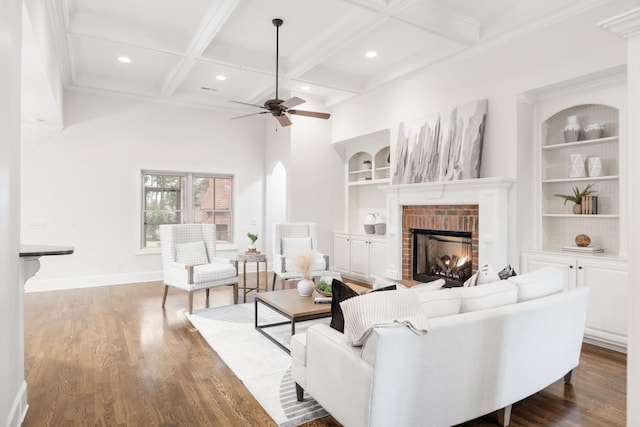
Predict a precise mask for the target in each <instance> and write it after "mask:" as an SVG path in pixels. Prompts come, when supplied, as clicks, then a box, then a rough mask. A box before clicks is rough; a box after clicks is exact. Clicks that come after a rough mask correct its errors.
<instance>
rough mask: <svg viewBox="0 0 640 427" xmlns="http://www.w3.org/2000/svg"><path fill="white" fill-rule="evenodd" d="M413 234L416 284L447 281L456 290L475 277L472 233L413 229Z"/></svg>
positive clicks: (414, 278)
mask: <svg viewBox="0 0 640 427" xmlns="http://www.w3.org/2000/svg"><path fill="white" fill-rule="evenodd" d="M411 233H412V235H413V280H418V281H420V282H430V281H432V280H436V279H444V280H445V282H446V285H445V286H446V287H454V286H462V284H463V283H464V282H465V280H467V279H468V278H469V277H471V275H472V270H473V260H472V252H471V251H472V247H471V232H465V231H446V230H420V229H413V230H411Z"/></svg>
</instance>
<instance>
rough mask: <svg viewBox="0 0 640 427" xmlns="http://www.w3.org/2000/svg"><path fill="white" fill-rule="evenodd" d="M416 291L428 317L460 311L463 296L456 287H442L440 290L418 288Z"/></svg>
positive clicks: (423, 312)
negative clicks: (461, 296)
mask: <svg viewBox="0 0 640 427" xmlns="http://www.w3.org/2000/svg"><path fill="white" fill-rule="evenodd" d="M411 289H412V290H413V289H414V288H411ZM415 292H416V293H417V294H418V300H419V301H420V308H421V309H422V314H424V315H425V317H427V318H428V319H433V318H436V317H442V316H451V315H452V314H458V313H460V306H461V305H462V298H460V295H459V294H458V291H457V289H455V288H449V289H441V290H439V291H438V292H433V291H429V290H426V291H425V290H423V289H417V290H415Z"/></svg>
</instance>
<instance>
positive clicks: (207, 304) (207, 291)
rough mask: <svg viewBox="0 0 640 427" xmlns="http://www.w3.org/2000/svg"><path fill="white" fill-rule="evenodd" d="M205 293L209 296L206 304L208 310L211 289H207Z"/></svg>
mask: <svg viewBox="0 0 640 427" xmlns="http://www.w3.org/2000/svg"><path fill="white" fill-rule="evenodd" d="M205 293H206V295H207V303H206V307H207V308H209V288H207V289H206V290H205Z"/></svg>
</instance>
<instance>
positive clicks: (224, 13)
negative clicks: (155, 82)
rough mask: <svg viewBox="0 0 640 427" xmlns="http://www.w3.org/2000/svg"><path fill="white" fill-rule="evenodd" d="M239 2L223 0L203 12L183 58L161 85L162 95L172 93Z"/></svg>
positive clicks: (168, 95) (237, 0)
mask: <svg viewBox="0 0 640 427" xmlns="http://www.w3.org/2000/svg"><path fill="white" fill-rule="evenodd" d="M240 2H241V0H223V1H221V2H220V3H219V4H216V6H215V7H210V8H209V9H208V10H207V11H206V13H203V15H202V19H201V20H200V22H199V25H198V27H197V30H196V31H195V33H194V36H193V38H192V40H191V43H190V44H189V48H188V49H187V51H186V52H185V58H184V60H182V61H180V62H179V63H178V65H177V66H176V67H175V68H174V69H173V71H171V72H170V73H169V76H168V77H167V79H166V81H165V83H164V85H163V87H162V92H161V96H162V97H165V98H166V97H170V96H172V95H173V93H174V92H175V91H176V89H177V88H178V87H179V86H180V85H181V84H182V82H183V81H184V79H185V78H186V77H187V75H188V74H189V72H190V71H191V69H192V68H193V66H194V65H195V63H196V61H195V60H196V58H198V57H199V56H201V55H202V53H203V52H204V51H205V49H206V48H207V46H209V44H210V43H211V41H212V40H213V38H214V37H215V36H216V35H217V34H218V32H220V29H221V28H222V26H223V25H224V23H225V22H226V21H227V19H229V17H230V16H231V14H232V13H233V11H234V10H235V9H236V8H237V7H238V5H239V4H240Z"/></svg>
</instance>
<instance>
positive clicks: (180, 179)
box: [141, 171, 233, 248]
mask: <svg viewBox="0 0 640 427" xmlns="http://www.w3.org/2000/svg"><path fill="white" fill-rule="evenodd" d="M142 183H143V184H142V185H143V189H142V194H143V214H142V216H143V227H142V232H141V234H142V236H141V247H142V248H156V247H159V246H160V225H161V224H181V223H196V224H200V223H202V224H216V231H217V240H218V242H219V243H231V241H232V232H231V231H232V218H233V216H232V177H230V176H220V175H204V174H193V173H171V172H169V173H164V172H145V171H143V172H142ZM187 190H188V191H187Z"/></svg>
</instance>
